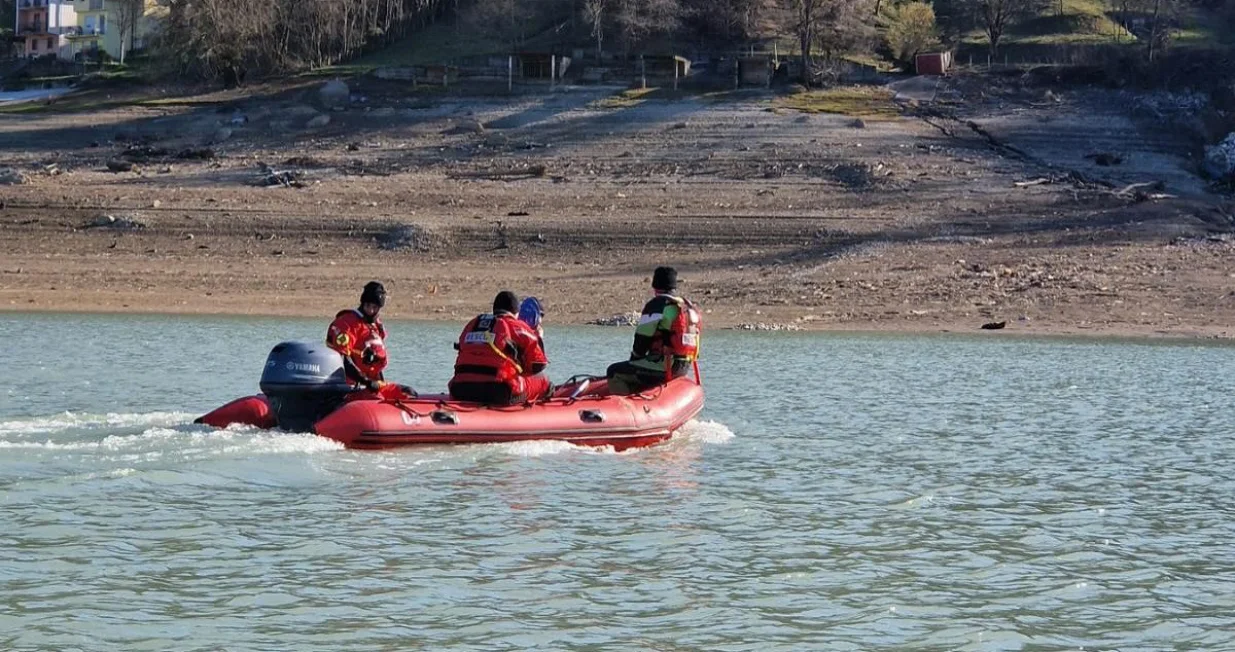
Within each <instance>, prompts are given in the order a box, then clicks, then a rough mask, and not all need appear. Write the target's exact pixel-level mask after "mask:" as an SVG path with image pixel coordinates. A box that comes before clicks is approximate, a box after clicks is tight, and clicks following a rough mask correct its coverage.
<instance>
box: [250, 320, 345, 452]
mask: <svg viewBox="0 0 1235 652" xmlns="http://www.w3.org/2000/svg"><path fill="white" fill-rule="evenodd" d="M260 385H261V389H262V393H263V394H265V395H266V398H267V399H268V400H269V402H270V407H271V409H273V410H274V413H275V416H276V417H277V418H278V421H279V427H280V428H283V429H285V430H292V431H296V432H312V430H313V424H315V423H317V422H318V421H319V420H320V419H321V418H322V417H324V416H326V415H327V414H329V413H330V412H332V411H333V410H334V409H335V408H336V407H338V406H339V404H340V403H342V402H343V398H344V397H345V396H346V395H347V394H348V392H351V391H352V389H353V388H352V386H351V384H350V383H349V382H348V380H347V374H346V372H345V371H344V370H343V358H342V356H340V355H339V354H338V353H337V352H336V351H334V350H332V349H331V348H330V347H328V346H326V345H325V344H324V343H320V344H319V343H316V342H305V341H292V342H281V343H279V344H278V345H276V346H275V347H274V348H273V349H271V350H270V355H268V356H266V366H265V368H263V370H262V379H261V382H260Z"/></svg>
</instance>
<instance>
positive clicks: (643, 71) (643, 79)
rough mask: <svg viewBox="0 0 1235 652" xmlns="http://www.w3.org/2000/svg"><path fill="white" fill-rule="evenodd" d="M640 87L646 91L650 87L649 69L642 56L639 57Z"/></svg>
mask: <svg viewBox="0 0 1235 652" xmlns="http://www.w3.org/2000/svg"><path fill="white" fill-rule="evenodd" d="M639 87H640V88H644V89H646V88H647V87H648V67H647V63H646V62H645V61H644V60H643V55H642V54H641V55H639Z"/></svg>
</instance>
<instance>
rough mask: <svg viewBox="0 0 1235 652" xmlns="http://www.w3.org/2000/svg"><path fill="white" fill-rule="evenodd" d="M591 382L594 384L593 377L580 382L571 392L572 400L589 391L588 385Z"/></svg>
mask: <svg viewBox="0 0 1235 652" xmlns="http://www.w3.org/2000/svg"><path fill="white" fill-rule="evenodd" d="M591 384H592V379H591V378H587V379H584V381H583V382H581V383H579V386H578V387H576V388H575V391H573V392H571V393H570V400H572V401H573V400H575V399H577V398H579V395H580V394H582V393H583V392H585V391H587V388H588V386H589V385H591Z"/></svg>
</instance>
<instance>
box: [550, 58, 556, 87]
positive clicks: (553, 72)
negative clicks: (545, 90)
mask: <svg viewBox="0 0 1235 652" xmlns="http://www.w3.org/2000/svg"><path fill="white" fill-rule="evenodd" d="M556 83H557V55H556V54H550V55H549V92H550V93H552V92H553V85H554V84H556Z"/></svg>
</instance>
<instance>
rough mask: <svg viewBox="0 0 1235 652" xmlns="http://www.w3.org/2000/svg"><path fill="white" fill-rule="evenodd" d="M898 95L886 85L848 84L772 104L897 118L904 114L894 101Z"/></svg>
mask: <svg viewBox="0 0 1235 652" xmlns="http://www.w3.org/2000/svg"><path fill="white" fill-rule="evenodd" d="M895 95H896V94H895V93H893V92H892V91H891V90H889V89H887V88H884V87H882V86H847V87H838V88H829V89H825V90H820V91H807V92H805V93H796V94H794V95H787V96H784V97H779V98H777V99H776V100H774V101H773V102H772V106H773V108H774V109H789V110H792V111H801V112H802V113H834V114H837V115H847V116H852V117H855V118H862V119H864V120H897V119H900V117H901V109H900V106H899V105H897V103H896V102H894V101H892V98H893V97H895Z"/></svg>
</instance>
